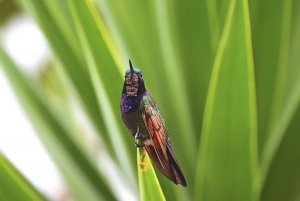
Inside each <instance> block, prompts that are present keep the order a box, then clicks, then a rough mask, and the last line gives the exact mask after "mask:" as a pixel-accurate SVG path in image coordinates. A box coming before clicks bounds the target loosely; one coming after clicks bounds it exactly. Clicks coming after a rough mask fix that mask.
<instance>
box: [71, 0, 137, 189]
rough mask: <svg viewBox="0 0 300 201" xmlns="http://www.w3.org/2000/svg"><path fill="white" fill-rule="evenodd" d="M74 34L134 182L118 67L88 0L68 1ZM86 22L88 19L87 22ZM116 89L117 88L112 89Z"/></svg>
mask: <svg viewBox="0 0 300 201" xmlns="http://www.w3.org/2000/svg"><path fill="white" fill-rule="evenodd" d="M69 5H70V9H71V12H72V16H73V21H74V24H75V25H76V30H77V33H78V38H79V39H80V43H81V46H82V50H83V51H82V53H83V54H84V55H85V58H86V63H87V66H88V69H89V73H90V77H91V80H92V82H93V86H94V88H95V90H96V95H97V99H98V103H99V107H100V108H102V116H104V117H105V119H104V122H105V124H106V125H107V128H108V132H109V133H110V135H109V137H110V140H111V143H112V145H113V148H114V150H115V152H116V153H118V154H117V159H118V160H119V165H120V167H121V168H122V170H123V171H124V172H125V174H126V175H127V176H128V178H129V179H130V181H131V183H132V184H133V186H134V183H135V179H134V174H133V169H134V168H133V167H132V164H133V157H132V155H131V154H130V152H129V150H130V149H129V148H130V147H133V143H132V138H130V136H129V135H128V132H125V130H122V129H121V128H123V127H124V126H123V125H121V123H122V122H121V119H120V117H119V116H120V111H119V101H120V94H121V87H122V86H123V84H122V79H121V76H120V73H119V72H118V68H117V67H116V64H115V63H114V60H113V58H112V57H111V55H110V52H109V50H108V48H107V47H106V45H105V42H104V41H103V38H102V37H101V35H100V32H99V30H98V27H97V22H96V21H95V20H96V19H95V18H94V16H93V15H92V12H91V10H90V8H91V7H88V6H92V5H91V4H88V1H85V0H78V1H72V0H70V1H69ZM87 22H88V23H87ZM112 89H119V90H112Z"/></svg>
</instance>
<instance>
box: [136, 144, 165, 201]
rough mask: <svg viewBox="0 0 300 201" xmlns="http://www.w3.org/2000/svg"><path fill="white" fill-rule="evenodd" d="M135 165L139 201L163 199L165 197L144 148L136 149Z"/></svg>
mask: <svg viewBox="0 0 300 201" xmlns="http://www.w3.org/2000/svg"><path fill="white" fill-rule="evenodd" d="M137 165H138V174H139V184H140V194H141V201H165V200H166V198H165V196H164V194H163V192H162V189H161V187H160V185H159V182H158V180H157V177H156V174H155V171H154V169H153V167H152V164H151V162H150V159H149V157H148V154H147V153H146V151H145V149H144V148H139V149H138V151H137Z"/></svg>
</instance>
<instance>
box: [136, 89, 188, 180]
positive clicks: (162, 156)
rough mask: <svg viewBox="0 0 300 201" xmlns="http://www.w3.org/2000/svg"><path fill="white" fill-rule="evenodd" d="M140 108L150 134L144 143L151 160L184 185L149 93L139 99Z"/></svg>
mask: <svg viewBox="0 0 300 201" xmlns="http://www.w3.org/2000/svg"><path fill="white" fill-rule="evenodd" d="M140 110H141V113H142V117H143V120H144V123H145V126H146V128H147V130H148V133H149V136H150V143H146V144H145V149H146V151H147V153H148V155H149V156H150V158H151V160H152V162H153V163H154V164H155V166H156V167H157V168H158V169H159V170H160V171H161V172H162V173H163V174H164V175H165V176H166V177H168V178H169V179H170V180H172V181H173V182H174V183H176V184H181V185H183V186H186V181H185V178H184V176H183V174H182V172H181V170H180V167H179V165H178V162H177V161H176V159H175V156H174V153H173V150H172V148H171V146H170V143H169V139H168V131H167V129H166V127H165V124H164V121H163V119H162V117H161V115H160V112H159V109H158V108H157V107H156V104H155V102H154V100H153V99H152V98H151V97H150V96H149V95H145V96H144V97H143V99H142V100H141V104H140Z"/></svg>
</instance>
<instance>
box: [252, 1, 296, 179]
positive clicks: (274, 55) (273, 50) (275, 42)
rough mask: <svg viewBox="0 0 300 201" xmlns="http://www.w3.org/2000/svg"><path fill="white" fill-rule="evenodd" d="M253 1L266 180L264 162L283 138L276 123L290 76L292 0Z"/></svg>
mask: <svg viewBox="0 0 300 201" xmlns="http://www.w3.org/2000/svg"><path fill="white" fill-rule="evenodd" d="M251 4H252V6H251V8H252V12H251V13H253V15H252V19H253V21H252V22H253V23H252V30H253V54H254V63H255V75H256V86H257V111H258V143H259V144H258V145H259V155H260V159H261V160H262V163H263V164H262V169H263V170H262V181H263V180H264V177H265V176H264V175H265V174H266V172H267V167H265V166H268V164H269V161H270V158H271V155H273V154H274V152H276V149H277V148H276V147H277V145H276V144H278V143H280V138H281V137H279V138H277V137H276V136H275V135H274V134H273V133H274V130H276V129H277V128H275V127H276V126H278V124H281V122H282V121H281V120H280V116H282V109H283V107H282V106H283V103H284V101H285V98H286V95H287V94H285V91H286V88H285V85H286V81H287V80H288V79H289V78H288V77H287V72H288V65H287V64H288V55H289V43H290V27H291V13H292V12H291V8H292V1H278V2H277V1H276V2H275V1H272V0H266V1H257V0H252V1H251ZM266 8H268V12H266ZM262 18H263V19H262ZM274 22H276V23H274ZM288 96H289V95H288ZM283 110H284V109H283ZM279 136H282V134H279ZM274 137H275V138H277V139H276V140H275V141H276V142H270V141H274ZM272 138H273V139H272ZM266 152H267V153H266Z"/></svg>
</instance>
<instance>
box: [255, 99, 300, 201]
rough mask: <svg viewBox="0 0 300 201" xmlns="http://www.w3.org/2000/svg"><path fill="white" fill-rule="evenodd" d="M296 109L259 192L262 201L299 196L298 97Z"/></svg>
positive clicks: (294, 198)
mask: <svg viewBox="0 0 300 201" xmlns="http://www.w3.org/2000/svg"><path fill="white" fill-rule="evenodd" d="M297 103H298V108H297V111H296V113H295V114H294V117H293V118H292V120H291V122H290V125H289V126H288V128H287V129H286V132H285V135H284V138H283V139H282V140H281V143H280V146H279V147H278V150H277V152H276V155H275V156H274V159H273V161H272V165H271V166H270V168H269V172H268V175H267V176H268V177H267V178H266V181H265V183H264V186H263V188H262V192H261V200H262V201H282V200H285V201H294V200H297V199H298V198H299V196H300V192H299V188H300V180H299V178H300V170H299V166H300V158H299V153H300V147H299V143H300V135H299V130H300V126H299V122H300V96H299V97H298V101H297Z"/></svg>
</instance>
